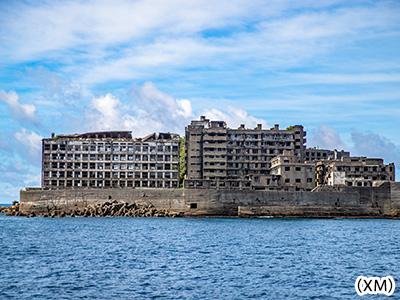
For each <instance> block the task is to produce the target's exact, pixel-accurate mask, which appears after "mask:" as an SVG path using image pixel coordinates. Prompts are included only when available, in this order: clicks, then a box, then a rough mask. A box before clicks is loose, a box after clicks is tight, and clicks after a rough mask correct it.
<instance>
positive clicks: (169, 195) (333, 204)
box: [20, 182, 400, 217]
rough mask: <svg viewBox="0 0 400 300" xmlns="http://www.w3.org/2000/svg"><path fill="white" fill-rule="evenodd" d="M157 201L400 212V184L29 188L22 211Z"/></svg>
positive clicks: (269, 211)
mask: <svg viewBox="0 0 400 300" xmlns="http://www.w3.org/2000/svg"><path fill="white" fill-rule="evenodd" d="M114 200H117V201H120V202H126V203H137V204H152V205H154V207H155V208H157V209H166V210H168V211H170V212H176V213H181V214H183V215H185V216H216V215H218V216H269V215H270V216H296V217H346V216H348V217H357V216H358V217H399V216H400V183H389V182H386V183H383V184H381V185H380V186H378V187H362V188H354V187H342V188H340V189H339V190H338V191H323V192H285V191H252V190H218V189H213V190H211V189H208V190H206V189H204V190H200V189H111V188H110V189H65V190H42V189H27V191H21V194H20V210H21V211H22V212H32V211H33V212H36V213H45V212H48V211H50V210H60V211H66V212H69V211H73V210H76V209H84V208H85V207H87V206H89V205H96V204H98V203H105V202H107V201H114Z"/></svg>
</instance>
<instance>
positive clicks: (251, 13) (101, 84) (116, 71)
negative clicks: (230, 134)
mask: <svg viewBox="0 0 400 300" xmlns="http://www.w3.org/2000/svg"><path fill="white" fill-rule="evenodd" d="M399 49H400V2H399V1H357V0H355V1H335V0H326V1H307V0H303V1H293V0H283V1H282V0H279V1H278V0H275V1H266V0H265V1H258V0H254V1H248V0H246V1H244V0H229V1H225V0H220V1H172V0H163V1H160V0H153V1H151V0H144V1H128V0H114V1H73V0H72V1H29V0H25V1H2V2H0V54H1V55H0V130H1V135H0V190H1V193H0V203H1V202H3V203H9V202H11V201H12V200H17V199H18V194H19V190H20V189H21V188H24V187H25V186H39V185H40V164H41V161H40V155H41V154H40V153H41V152H40V151H41V149H40V147H41V139H42V138H43V137H49V136H50V134H51V132H55V133H60V134H61V133H62V134H69V133H76V132H86V131H94V130H122V129H124V130H132V131H133V135H134V136H143V135H145V134H147V133H150V132H153V131H172V132H177V133H180V134H183V133H184V127H185V125H187V124H188V123H189V122H190V120H192V119H194V118H198V117H199V116H200V115H206V116H207V117H209V118H211V119H220V120H226V121H227V122H228V125H229V126H231V127H234V126H238V125H239V124H240V123H246V125H247V126H248V127H251V126H255V125H256V124H257V123H262V124H264V126H273V125H274V124H280V125H281V127H287V126H289V125H294V124H301V125H303V126H304V127H305V129H306V130H307V146H309V147H317V146H318V147H320V148H329V149H334V148H336V149H345V150H349V151H351V153H352V155H357V156H367V157H382V158H384V160H385V163H389V162H394V163H396V164H397V166H400V135H399V130H400V51H399ZM397 170H399V168H398V167H397Z"/></svg>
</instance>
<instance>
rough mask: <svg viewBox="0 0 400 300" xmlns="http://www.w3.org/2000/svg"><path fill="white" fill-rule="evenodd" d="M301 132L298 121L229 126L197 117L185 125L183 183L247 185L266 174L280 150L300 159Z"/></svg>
mask: <svg viewBox="0 0 400 300" xmlns="http://www.w3.org/2000/svg"><path fill="white" fill-rule="evenodd" d="M305 135H306V132H305V131H304V130H303V126H300V125H296V126H293V127H290V128H288V129H286V130H281V129H279V126H278V125H275V126H274V127H273V128H271V129H263V128H262V126H261V125H257V127H256V128H254V129H246V128H245V126H244V125H241V126H240V127H239V128H238V129H231V128H228V127H227V126H226V123H225V122H223V121H210V120H208V119H206V118H205V117H201V118H200V120H199V121H198V120H196V121H192V122H191V124H190V125H189V126H188V127H186V129H185V143H186V180H185V187H188V188H192V187H194V188H201V187H203V188H208V187H219V188H251V178H254V179H255V180H256V181H257V180H259V178H258V177H259V176H262V175H268V174H269V169H270V167H271V160H272V159H273V158H274V157H276V156H277V155H280V154H283V152H284V151H290V152H291V153H292V155H293V156H295V157H297V158H298V159H299V161H300V162H303V160H304V153H305V142H306V139H305Z"/></svg>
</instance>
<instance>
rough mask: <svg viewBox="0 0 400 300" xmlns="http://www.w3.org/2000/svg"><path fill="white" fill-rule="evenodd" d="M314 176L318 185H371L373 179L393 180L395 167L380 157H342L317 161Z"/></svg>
mask: <svg viewBox="0 0 400 300" xmlns="http://www.w3.org/2000/svg"><path fill="white" fill-rule="evenodd" d="M316 177H317V179H316V180H317V184H318V185H323V184H327V185H347V186H372V185H373V182H374V181H382V180H384V181H386V180H388V181H394V180H395V167H394V164H393V163H390V164H389V165H385V164H384V163H383V159H380V158H366V157H342V158H341V159H340V160H334V161H321V162H318V163H317V166H316Z"/></svg>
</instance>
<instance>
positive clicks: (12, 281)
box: [0, 214, 400, 299]
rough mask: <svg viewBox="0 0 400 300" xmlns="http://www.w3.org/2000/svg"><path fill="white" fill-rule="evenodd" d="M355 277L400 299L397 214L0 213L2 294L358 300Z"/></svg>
mask: <svg viewBox="0 0 400 300" xmlns="http://www.w3.org/2000/svg"><path fill="white" fill-rule="evenodd" d="M360 275H362V276H366V277H372V276H375V277H383V276H388V275H390V276H392V277H393V278H394V279H395V281H396V283H397V285H398V287H397V290H395V292H394V294H393V295H392V297H391V298H392V299H394V298H396V297H397V299H399V298H400V221H399V220H384V219H286V218H260V219H239V218H173V219H170V218H70V217H68V218H54V219H51V218H24V217H6V216H5V215H4V214H2V215H0V299H360V296H358V295H357V293H356V291H355V288H354V283H355V280H356V279H357V277H358V276H360ZM377 296H378V298H380V299H386V297H387V296H384V295H375V296H368V295H367V296H364V297H365V298H366V299H367V298H368V297H372V298H373V299H376V298H377ZM372 298H371V299H372ZM368 299H370V298H368Z"/></svg>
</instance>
